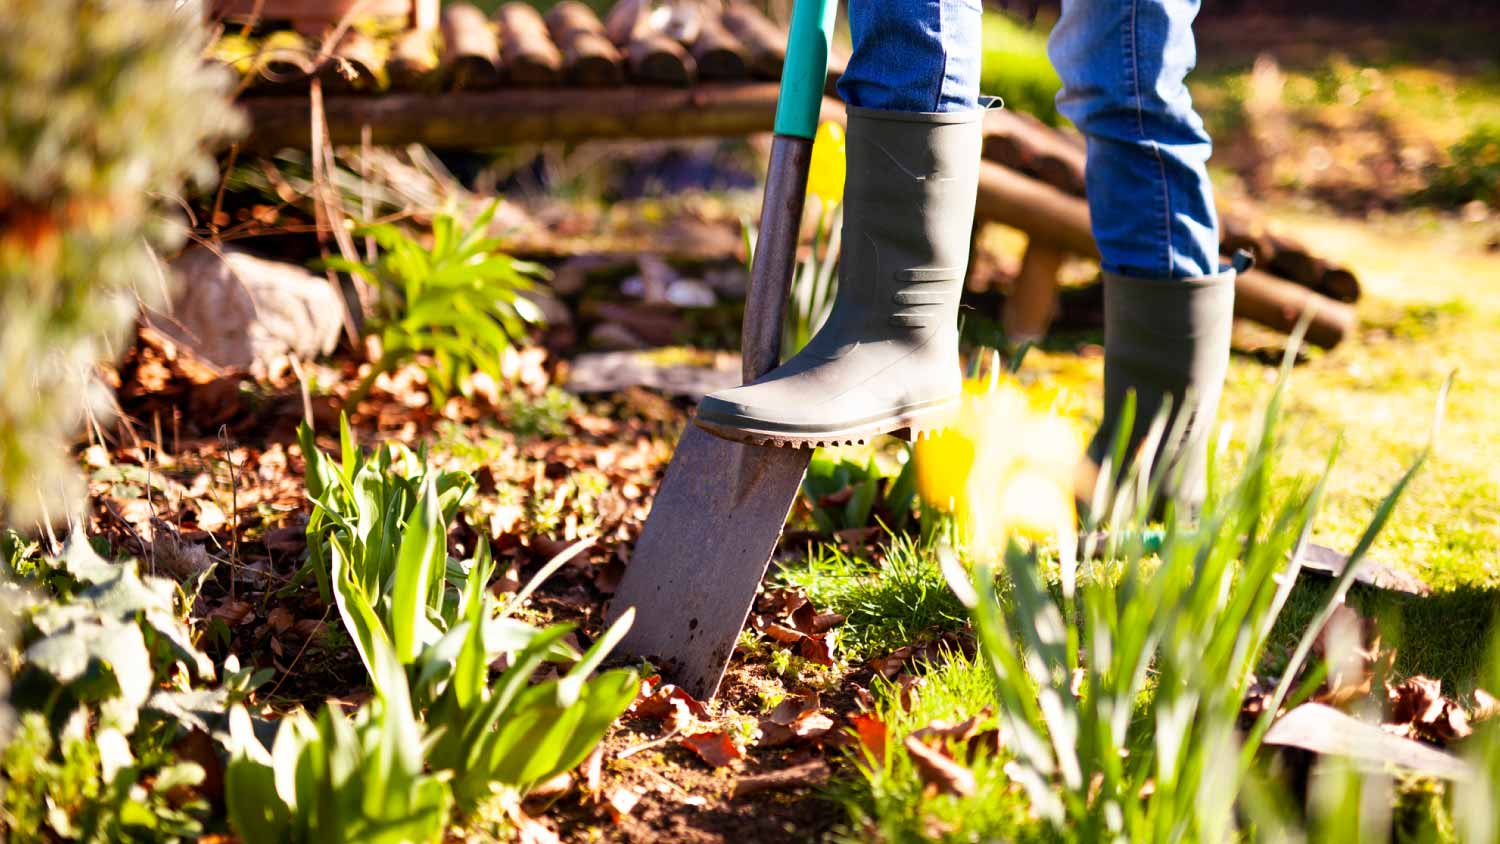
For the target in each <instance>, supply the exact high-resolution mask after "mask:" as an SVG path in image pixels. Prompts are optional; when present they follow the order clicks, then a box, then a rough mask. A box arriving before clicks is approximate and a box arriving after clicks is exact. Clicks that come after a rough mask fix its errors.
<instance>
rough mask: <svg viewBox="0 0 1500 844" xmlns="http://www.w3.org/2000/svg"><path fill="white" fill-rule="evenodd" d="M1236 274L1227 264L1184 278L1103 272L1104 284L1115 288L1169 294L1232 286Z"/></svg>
mask: <svg viewBox="0 0 1500 844" xmlns="http://www.w3.org/2000/svg"><path fill="white" fill-rule="evenodd" d="M1237 275H1238V272H1237V271H1236V270H1235V269H1234V267H1232V266H1230V265H1229V264H1220V265H1219V271H1218V272H1216V273H1213V274H1212V275H1199V276H1188V277H1186V278H1141V277H1139V276H1133V275H1120V274H1119V273H1112V272H1108V271H1106V272H1104V273H1103V276H1104V283H1105V284H1113V285H1116V286H1117V287H1131V288H1135V289H1137V290H1141V291H1142V292H1143V295H1149V294H1146V293H1145V291H1152V290H1157V291H1162V292H1170V291H1172V290H1177V291H1181V290H1183V289H1195V290H1197V289H1203V288H1214V287H1223V286H1226V285H1227V286H1229V287H1233V286H1234V279H1235V276H1237Z"/></svg>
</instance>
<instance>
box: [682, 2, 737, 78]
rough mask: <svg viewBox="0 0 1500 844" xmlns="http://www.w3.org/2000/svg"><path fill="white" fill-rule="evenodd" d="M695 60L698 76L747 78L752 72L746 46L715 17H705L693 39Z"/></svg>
mask: <svg viewBox="0 0 1500 844" xmlns="http://www.w3.org/2000/svg"><path fill="white" fill-rule="evenodd" d="M693 59H694V60H696V61H697V62H698V75H699V76H700V77H702V78H704V79H724V80H734V79H744V78H745V77H746V76H748V75H749V61H750V60H749V55H748V53H747V51H746V50H745V45H744V44H742V43H740V39H738V38H736V37H735V36H734V34H733V33H731V32H730V31H729V30H728V29H725V28H724V24H723V23H721V22H720V20H719V19H718V18H716V17H712V16H704V18H703V20H702V21H701V24H700V26H699V29H698V38H697V40H695V41H694V42H693Z"/></svg>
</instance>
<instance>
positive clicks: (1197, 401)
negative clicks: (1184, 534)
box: [1081, 258, 1249, 517]
mask: <svg viewBox="0 0 1500 844" xmlns="http://www.w3.org/2000/svg"><path fill="white" fill-rule="evenodd" d="M1248 266H1249V264H1248V261H1244V262H1242V260H1241V259H1239V258H1237V259H1236V262H1235V265H1234V266H1232V267H1223V268H1222V269H1221V270H1220V272H1218V273H1217V274H1215V275H1210V276H1201V277H1198V278H1175V279H1141V278H1132V277H1129V276H1122V275H1116V274H1114V273H1105V274H1104V419H1103V422H1102V424H1101V425H1100V426H1099V431H1098V433H1096V434H1095V436H1094V440H1093V442H1092V443H1091V444H1090V446H1089V457H1090V459H1091V460H1092V461H1093V464H1094V466H1095V467H1098V466H1099V465H1101V464H1102V463H1103V460H1104V458H1105V456H1107V455H1108V453H1109V451H1110V448H1111V447H1112V446H1113V444H1114V439H1115V433H1116V430H1117V429H1118V427H1119V424H1120V422H1121V416H1122V414H1123V409H1124V406H1125V400H1126V396H1127V395H1129V394H1130V393H1131V392H1134V393H1135V416H1134V424H1133V425H1132V426H1131V431H1130V435H1129V438H1128V439H1127V440H1126V449H1125V455H1126V465H1127V466H1128V465H1129V462H1130V461H1131V460H1133V459H1134V458H1135V457H1136V456H1137V452H1138V450H1139V449H1140V446H1141V443H1142V441H1143V440H1144V439H1145V438H1146V435H1147V433H1148V432H1149V430H1150V428H1151V425H1152V422H1153V421H1155V419H1156V417H1157V415H1158V414H1159V413H1160V412H1161V410H1162V407H1163V406H1164V405H1166V404H1167V403H1168V402H1170V403H1171V407H1170V411H1169V416H1168V418H1167V425H1166V428H1165V431H1166V432H1167V433H1166V434H1164V435H1163V440H1166V439H1167V438H1168V435H1169V434H1170V432H1172V431H1174V429H1175V428H1174V426H1175V425H1176V424H1177V422H1178V417H1179V415H1180V414H1181V413H1182V412H1183V409H1184V407H1185V408H1186V409H1187V412H1188V413H1190V414H1191V416H1189V417H1188V419H1187V421H1186V423H1185V426H1186V427H1185V429H1184V432H1185V433H1184V436H1183V437H1182V439H1181V440H1180V441H1179V442H1178V443H1177V445H1178V447H1177V448H1176V449H1175V452H1174V453H1172V454H1158V455H1156V456H1155V458H1154V459H1153V466H1159V465H1161V460H1162V459H1165V460H1167V461H1169V463H1168V473H1167V475H1166V478H1167V482H1166V484H1165V486H1164V490H1163V499H1162V502H1160V503H1162V504H1164V503H1165V502H1166V501H1167V500H1171V501H1173V502H1175V503H1176V505H1177V506H1178V507H1179V512H1182V513H1184V514H1185V515H1188V516H1189V517H1196V514H1197V512H1198V508H1199V506H1200V505H1201V504H1202V502H1203V498H1204V482H1205V475H1206V470H1207V466H1206V463H1207V455H1208V437H1209V435H1210V434H1211V432H1212V429H1213V426H1214V418H1215V416H1216V415H1217V413H1218V409H1219V395H1220V393H1221V392H1223V389H1224V374H1225V372H1226V371H1227V370H1228V368H1229V334H1230V329H1231V327H1232V324H1233V321H1234V279H1235V275H1236V273H1237V271H1239V270H1243V269H1246V268H1247V267H1248ZM1123 469H1124V467H1121V472H1120V474H1123ZM1081 492H1082V491H1081ZM1085 500H1087V499H1085ZM1158 512H1160V509H1159V508H1158Z"/></svg>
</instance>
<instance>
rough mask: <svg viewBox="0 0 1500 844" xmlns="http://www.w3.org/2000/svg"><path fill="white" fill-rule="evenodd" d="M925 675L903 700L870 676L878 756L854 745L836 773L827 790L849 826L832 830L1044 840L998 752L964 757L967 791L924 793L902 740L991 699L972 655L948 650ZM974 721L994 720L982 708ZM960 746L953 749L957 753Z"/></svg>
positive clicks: (879, 836)
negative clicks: (883, 738) (881, 737)
mask: <svg viewBox="0 0 1500 844" xmlns="http://www.w3.org/2000/svg"><path fill="white" fill-rule="evenodd" d="M924 677H925V682H924V683H923V684H922V686H921V687H920V688H919V689H918V691H917V693H916V695H914V696H910V697H908V699H907V704H908V705H909V708H908V707H907V706H903V703H902V700H901V695H900V692H899V690H898V689H896V688H895V687H893V686H892V685H891V684H889V683H885V682H877V683H876V684H875V686H874V687H873V688H872V689H871V691H872V692H873V693H874V696H875V710H874V714H875V715H876V716H877V717H879V718H880V719H881V720H883V721H885V723H886V728H887V730H888V733H887V736H888V742H887V747H886V752H885V759H884V761H883V762H879V761H874V760H871V759H870V758H869V757H868V756H866V755H865V754H864V752H863V751H862V750H860V749H858V748H856V749H854V750H851V751H850V753H851V755H852V756H853V757H854V759H855V765H854V768H855V770H856V773H855V775H853V776H852V777H850V778H848V779H845V780H842V781H839V782H838V783H836V784H835V785H834V786H833V787H832V789H831V796H832V797H833V798H834V800H836V801H837V802H838V803H839V804H841V805H842V806H843V807H844V809H845V810H846V811H847V812H848V813H849V818H850V820H849V829H847V830H844V834H843V835H841V836H839V837H840V838H842V839H843V840H846V841H850V842H856V841H857V842H866V841H881V842H886V844H903V843H904V842H919V841H940V842H955V844H957V842H970V841H1037V840H1045V833H1044V830H1043V829H1042V827H1041V826H1040V825H1039V824H1037V823H1036V822H1035V821H1034V820H1032V819H1028V817H1027V810H1028V806H1027V802H1026V798H1025V795H1024V794H1023V793H1022V792H1021V791H1020V789H1019V788H1017V787H1016V786H1015V783H1014V782H1012V781H1011V779H1010V777H1008V776H1007V775H1006V774H1005V773H1004V771H1003V770H1002V769H1003V767H1004V764H1005V761H1006V758H1005V757H1004V756H1003V755H1000V754H992V753H976V754H975V755H974V756H972V757H969V758H967V759H966V760H965V761H967V762H968V763H969V768H970V770H972V771H973V773H974V780H975V786H976V787H975V791H974V793H973V794H972V795H970V796H967V797H958V796H953V795H947V794H937V795H928V794H926V793H924V789H925V784H924V782H923V781H922V778H921V777H920V776H919V775H918V773H917V771H916V769H915V768H914V767H913V765H912V761H911V757H910V756H909V755H908V754H907V752H906V751H905V750H904V749H903V748H902V742H903V741H904V740H905V739H906V737H907V736H909V735H911V733H912V732H914V731H916V730H918V729H921V728H923V727H927V726H929V725H932V724H934V723H935V722H939V721H945V722H947V723H949V724H956V723H959V722H961V721H963V720H965V719H967V718H969V717H970V716H973V715H976V714H979V713H981V712H983V711H984V709H985V707H986V706H987V705H989V704H991V703H992V702H993V701H994V699H995V698H994V676H993V675H992V674H991V673H990V671H989V669H988V668H986V667H985V666H984V665H983V664H982V663H980V662H978V661H977V660H969V659H965V658H964V657H963V656H961V655H958V654H950V655H949V657H948V659H946V660H944V661H941V662H938V663H936V664H934V665H931V666H929V670H927V671H926V672H925V674H924ZM983 717H984V718H985V720H984V721H982V722H981V725H980V727H981V729H991V728H994V727H995V726H996V725H997V721H996V719H995V718H994V716H993V715H992V714H991V715H988V716H983ZM965 752H966V750H965V749H964V748H955V749H954V755H955V756H956V757H958V758H960V759H964V758H965Z"/></svg>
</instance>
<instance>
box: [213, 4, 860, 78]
mask: <svg viewBox="0 0 1500 844" xmlns="http://www.w3.org/2000/svg"><path fill="white" fill-rule="evenodd" d="M236 8H237V7H236ZM257 25H260V26H266V25H268V24H267V23H266V22H265V21H263V20H258V19H257ZM289 37H290V38H289ZM291 39H295V43H292V41H291ZM273 54H274V55H275V56H279V57H280V58H281V60H282V62H283V63H284V62H285V60H287V59H288V58H289V57H292V56H295V57H296V63H298V64H300V65H302V67H301V68H300V70H299V71H298V72H295V73H288V72H286V69H285V68H284V67H283V68H278V69H277V71H276V72H274V73H273V72H272V69H271V68H270V67H268V63H269V60H270V56H271V55H273ZM211 56H212V57H214V58H217V59H218V60H219V61H220V62H222V63H223V64H226V65H229V66H231V67H232V68H234V69H235V70H236V71H237V72H239V73H240V74H241V75H242V76H243V77H244V88H245V91H246V93H248V94H250V95H255V94H285V93H288V92H289V91H291V90H295V88H296V86H297V83H300V84H301V86H302V87H304V88H305V87H306V85H307V81H308V80H309V79H310V78H312V77H313V76H317V77H319V78H321V79H323V80H324V83H325V85H326V84H330V83H331V84H333V85H334V86H335V88H336V90H337V91H338V92H340V93H346V94H347V93H366V94H383V93H388V92H397V91H424V92H427V91H435V90H441V89H447V90H455V91H458V90H481V91H482V90H491V89H494V88H499V87H502V86H506V85H516V86H521V87H526V86H538V87H540V86H554V85H562V84H566V85H578V86H583V87H608V86H617V85H625V84H641V85H672V86H683V87H685V86H689V85H692V84H694V83H695V82H699V81H711V82H740V81H750V80H757V79H758V80H775V79H779V78H780V76H781V66H782V64H783V63H784V62H785V61H786V32H785V31H784V30H782V29H781V28H780V27H778V26H777V25H776V24H774V23H772V22H771V21H770V20H769V19H768V18H767V17H766V16H765V14H763V13H762V12H761V11H760V10H758V9H757V8H755V6H753V5H751V4H749V3H748V2H744V0H730V2H729V3H727V4H726V5H725V7H724V9H723V11H722V13H717V12H715V13H711V12H708V11H706V9H704V8H700V7H699V6H697V5H694V4H688V3H683V4H673V5H671V6H667V7H658V8H654V9H653V8H649V7H648V4H646V3H644V2H643V0H620V2H619V3H618V4H617V5H616V6H615V7H614V9H613V10H611V12H610V14H609V16H608V20H607V21H600V19H599V17H598V16H597V15H595V14H594V11H593V10H592V9H590V8H589V7H588V6H587V5H585V4H583V3H581V2H579V1H578V0H562V2H559V3H557V4H555V5H554V6H553V7H552V8H550V9H549V10H548V11H547V13H546V15H545V16H543V15H542V14H540V13H539V12H537V11H536V9H535V8H534V7H533V6H531V5H530V4H527V3H523V2H519V0H515V2H510V3H506V4H505V5H503V6H501V7H500V8H499V9H497V10H496V11H495V14H494V15H492V16H489V17H486V16H485V14H484V13H483V12H481V11H480V10H479V9H478V8H476V7H474V6H473V5H470V4H468V3H462V2H459V3H448V4H444V5H443V7H442V13H441V18H440V23H439V26H438V27H437V31H436V32H432V31H428V30H424V29H416V28H414V29H410V30H407V31H404V32H398V33H394V34H390V35H387V36H383V37H379V38H372V37H370V36H367V35H365V34H362V33H361V32H359V31H357V28H345V29H344V30H343V34H342V35H341V36H340V39H339V42H338V43H337V44H336V45H335V46H334V47H333V49H331V50H324V49H323V47H322V46H321V45H319V44H318V43H317V40H316V38H314V37H311V36H304V35H299V34H297V33H296V32H295V31H294V30H290V29H282V30H277V31H272V32H270V33H269V34H267V35H265V36H264V37H262V38H254V37H244V36H241V35H234V36H232V37H226V38H225V39H222V43H221V44H220V45H219V46H218V47H217V48H216V49H214V50H212V51H211ZM846 61H847V57H846V56H844V55H843V54H842V53H839V52H837V51H836V52H835V54H834V55H833V56H832V57H830V61H829V64H830V72H829V86H830V91H831V90H832V85H833V83H834V82H835V81H836V80H837V79H838V76H839V74H840V73H841V72H842V70H843V67H844V64H845V63H846Z"/></svg>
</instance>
